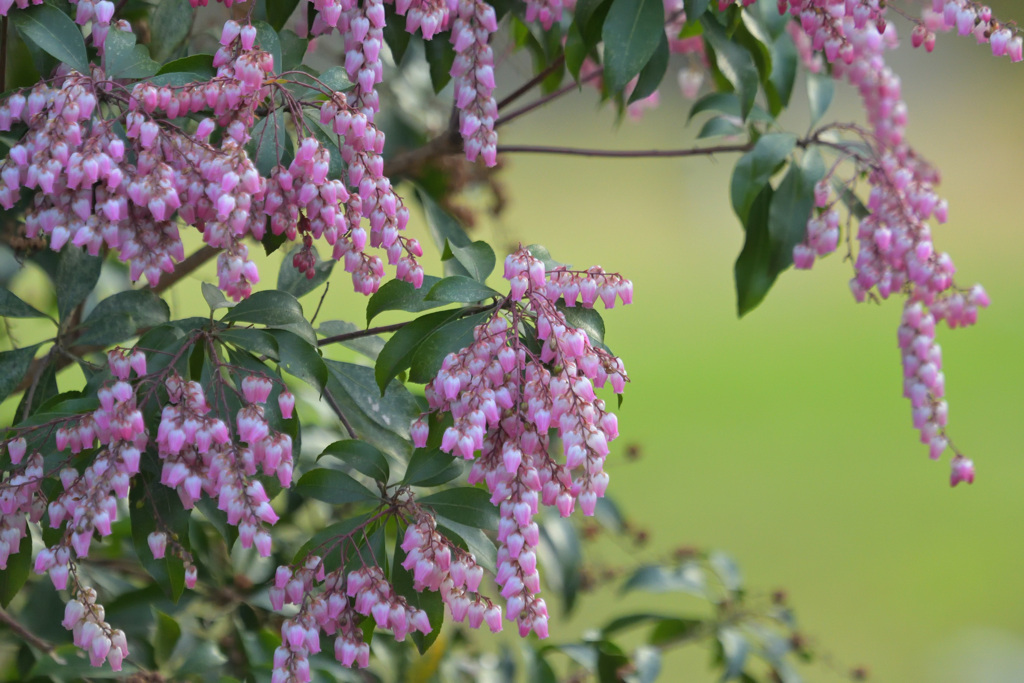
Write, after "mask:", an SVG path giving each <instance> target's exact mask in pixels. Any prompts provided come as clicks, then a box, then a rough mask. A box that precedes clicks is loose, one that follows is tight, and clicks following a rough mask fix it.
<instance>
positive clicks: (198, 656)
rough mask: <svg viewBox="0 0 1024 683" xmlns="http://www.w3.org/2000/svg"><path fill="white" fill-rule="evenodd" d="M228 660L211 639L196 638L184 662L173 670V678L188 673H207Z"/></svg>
mask: <svg viewBox="0 0 1024 683" xmlns="http://www.w3.org/2000/svg"><path fill="white" fill-rule="evenodd" d="M227 661H228V658H227V656H226V655H225V654H224V653H223V652H221V649H220V647H218V645H217V643H216V642H214V641H212V640H207V639H203V638H198V639H196V641H195V644H194V645H193V646H192V647H191V648H190V649H189V651H188V656H187V657H186V658H185V662H184V663H183V664H182V665H181V666H180V667H179V668H178V670H177V671H175V672H174V673H175V678H177V679H178V680H181V678H182V677H184V676H187V675H190V674H207V673H209V672H210V671H216V670H217V669H219V668H220V667H221V666H223V665H224V664H225V663H226V662H227Z"/></svg>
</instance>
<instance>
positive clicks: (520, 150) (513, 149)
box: [498, 142, 754, 159]
mask: <svg viewBox="0 0 1024 683" xmlns="http://www.w3.org/2000/svg"><path fill="white" fill-rule="evenodd" d="M753 148H754V145H753V144H752V143H749V142H748V143H744V144H742V145H718V146H716V147H690V148H687V149H590V148H585V147H548V146H544V145H504V146H500V147H498V154H562V155H567V156H577V157H604V158H615V159H643V158H652V157H653V158H672V157H695V156H709V155H712V154H724V153H730V152H749V151H750V150H752V149H753Z"/></svg>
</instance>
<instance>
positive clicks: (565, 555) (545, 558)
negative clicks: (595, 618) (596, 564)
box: [539, 517, 583, 614]
mask: <svg viewBox="0 0 1024 683" xmlns="http://www.w3.org/2000/svg"><path fill="white" fill-rule="evenodd" d="M539 550H540V559H541V565H542V566H543V567H544V579H545V581H546V582H547V584H548V586H549V587H550V588H551V590H553V591H554V592H555V593H558V595H559V596H560V597H561V598H562V606H563V610H564V613H565V614H569V613H570V612H572V610H573V607H574V606H575V605H576V595H577V593H578V592H579V588H580V568H581V566H582V564H583V557H582V549H581V547H580V539H579V536H578V535H577V534H576V527H574V526H573V525H572V523H571V522H569V520H567V519H562V518H560V517H549V518H547V519H545V520H544V523H543V524H542V525H541V526H540V547H539Z"/></svg>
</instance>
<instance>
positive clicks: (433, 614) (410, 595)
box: [391, 534, 444, 655]
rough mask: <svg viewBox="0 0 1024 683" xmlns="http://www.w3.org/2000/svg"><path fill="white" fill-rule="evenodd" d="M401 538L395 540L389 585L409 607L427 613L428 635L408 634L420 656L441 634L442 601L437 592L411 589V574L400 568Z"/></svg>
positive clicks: (442, 620) (402, 554)
mask: <svg viewBox="0 0 1024 683" xmlns="http://www.w3.org/2000/svg"><path fill="white" fill-rule="evenodd" d="M402 538H403V534H398V538H396V539H395V555H394V557H395V562H394V566H393V567H392V570H391V585H392V586H394V589H395V593H397V594H398V595H401V596H402V597H404V598H405V599H406V601H407V602H408V603H409V605H410V606H411V607H415V608H417V609H421V610H423V611H424V612H426V613H427V618H428V619H429V620H430V626H431V631H430V633H427V634H423V633H420V632H419V631H415V632H413V633H411V634H409V635H410V637H411V638H412V642H413V643H414V644H415V645H416V649H417V650H418V651H419V653H420V654H421V655H422V654H423V653H424V652H426V651H427V648H429V647H430V646H431V645H433V644H434V641H435V640H437V636H438V635H439V634H440V633H441V625H442V624H443V623H444V601H443V600H442V599H441V594H440V593H439V592H437V591H432V590H422V591H417V590H416V589H415V588H414V587H413V576H412V572H410V571H409V570H408V569H405V568H404V567H402V562H404V561H405V558H406V553H405V551H404V550H402Z"/></svg>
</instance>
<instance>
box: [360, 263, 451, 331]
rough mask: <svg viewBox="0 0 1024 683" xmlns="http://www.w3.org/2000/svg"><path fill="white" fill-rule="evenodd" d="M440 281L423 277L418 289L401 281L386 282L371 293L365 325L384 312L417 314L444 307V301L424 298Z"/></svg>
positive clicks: (367, 304)
mask: <svg viewBox="0 0 1024 683" xmlns="http://www.w3.org/2000/svg"><path fill="white" fill-rule="evenodd" d="M439 281H440V278H436V277H434V276H433V275H425V276H424V277H423V284H422V285H421V286H420V288H419V289H417V288H416V287H413V285H412V283H411V282H402V281H401V280H388V281H387V282H385V283H384V284H383V285H381V288H380V289H378V290H377V291H376V292H374V293H373V296H371V297H370V300H369V301H368V302H367V303H366V324H367V325H369V324H370V322H371V321H372V320H373V319H374V318H376V317H377V316H378V315H380V314H381V313H383V312H384V311H408V312H409V313H419V312H420V311H427V310H430V309H431V308H438V307H439V306H444V305H445V304H446V303H447V302H445V301H427V299H426V297H427V294H428V293H429V292H430V290H431V289H432V288H433V287H434V285H436V284H437V283H438V282H439Z"/></svg>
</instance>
